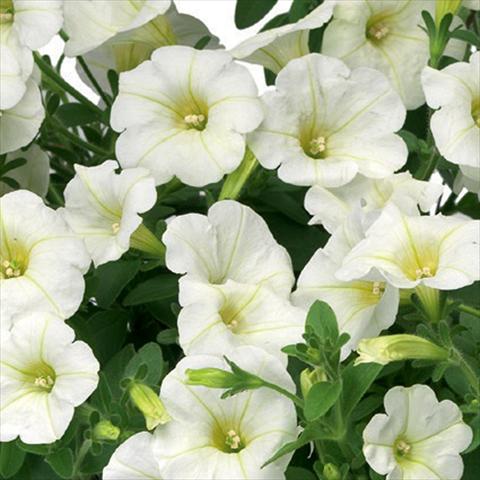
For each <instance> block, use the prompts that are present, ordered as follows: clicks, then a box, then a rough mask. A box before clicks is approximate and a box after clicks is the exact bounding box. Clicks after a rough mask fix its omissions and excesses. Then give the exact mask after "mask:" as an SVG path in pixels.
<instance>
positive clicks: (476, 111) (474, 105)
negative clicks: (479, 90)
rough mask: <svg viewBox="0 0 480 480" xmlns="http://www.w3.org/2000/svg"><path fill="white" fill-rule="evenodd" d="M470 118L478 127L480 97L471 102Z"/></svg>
mask: <svg viewBox="0 0 480 480" xmlns="http://www.w3.org/2000/svg"><path fill="white" fill-rule="evenodd" d="M472 118H473V121H474V122H475V124H476V125H477V127H479V128H480V97H479V98H476V99H475V100H474V101H473V102H472Z"/></svg>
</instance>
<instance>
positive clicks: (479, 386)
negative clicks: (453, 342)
mask: <svg viewBox="0 0 480 480" xmlns="http://www.w3.org/2000/svg"><path fill="white" fill-rule="evenodd" d="M451 363H453V364H454V365H456V366H457V367H459V368H460V370H461V371H462V373H463V374H464V375H465V378H466V379H467V381H468V383H469V384H470V386H471V387H472V389H473V390H474V391H475V394H476V397H477V398H480V380H479V378H478V375H477V374H476V373H475V371H474V370H473V368H472V367H471V366H470V364H469V363H468V362H467V361H466V360H465V359H464V358H463V355H462V354H461V353H460V352H459V351H458V350H457V349H456V348H453V349H452V361H451Z"/></svg>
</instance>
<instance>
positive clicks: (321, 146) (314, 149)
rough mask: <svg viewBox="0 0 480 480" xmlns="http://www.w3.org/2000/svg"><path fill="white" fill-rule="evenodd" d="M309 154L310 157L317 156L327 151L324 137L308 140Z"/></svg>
mask: <svg viewBox="0 0 480 480" xmlns="http://www.w3.org/2000/svg"><path fill="white" fill-rule="evenodd" d="M309 149H310V153H311V154H312V155H319V154H320V153H322V152H324V151H325V150H326V149H327V140H326V138H325V137H317V138H314V139H312V140H310V143H309Z"/></svg>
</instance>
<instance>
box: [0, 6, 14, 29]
mask: <svg viewBox="0 0 480 480" xmlns="http://www.w3.org/2000/svg"><path fill="white" fill-rule="evenodd" d="M12 22H13V2H12V0H0V25H1V24H5V23H12Z"/></svg>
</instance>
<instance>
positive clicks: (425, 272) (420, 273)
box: [415, 267, 433, 280]
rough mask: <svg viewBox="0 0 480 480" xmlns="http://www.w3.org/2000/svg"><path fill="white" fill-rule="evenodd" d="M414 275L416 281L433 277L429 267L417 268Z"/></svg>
mask: <svg viewBox="0 0 480 480" xmlns="http://www.w3.org/2000/svg"><path fill="white" fill-rule="evenodd" d="M415 275H416V280H421V279H422V278H430V277H433V273H432V271H431V270H430V267H422V268H417V269H416V270H415Z"/></svg>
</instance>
